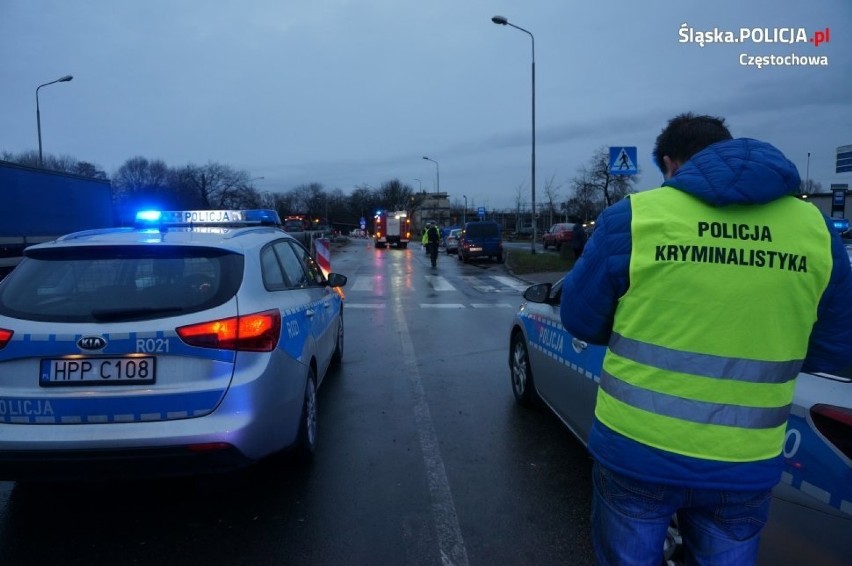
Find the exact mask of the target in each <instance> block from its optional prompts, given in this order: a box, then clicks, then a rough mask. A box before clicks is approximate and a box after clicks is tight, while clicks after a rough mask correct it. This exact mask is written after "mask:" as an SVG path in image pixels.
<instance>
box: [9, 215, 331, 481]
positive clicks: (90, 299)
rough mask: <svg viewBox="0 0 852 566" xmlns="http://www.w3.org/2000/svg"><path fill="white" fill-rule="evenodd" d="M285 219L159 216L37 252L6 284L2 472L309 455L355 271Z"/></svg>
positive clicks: (188, 465)
mask: <svg viewBox="0 0 852 566" xmlns="http://www.w3.org/2000/svg"><path fill="white" fill-rule="evenodd" d="M277 216H278V215H277V214H276V213H275V212H274V211H180V212H174V213H159V212H156V213H154V212H148V213H146V214H142V215H140V216H138V219H139V221H140V224H139V226H137V227H136V228H115V229H101V230H90V231H86V232H78V233H74V234H70V235H67V236H64V237H62V238H60V239H59V240H57V241H55V242H50V243H45V244H40V245H36V246H32V247H30V248H28V249H27V250H26V251H25V256H24V259H23V261H21V263H20V264H19V265H18V267H17V269H15V271H13V272H12V273H11V274H10V275H9V276H8V277H7V278H6V279H5V280H4V281H3V284H2V285H0V375H2V379H0V428H2V430H3V434H2V435H0V479H3V480H38V479H63V480H67V479H77V478H97V477H101V476H106V477H109V478H117V477H118V478H120V477H140V476H141V477H147V476H172V475H189V474H195V473H200V472H211V471H213V472H215V471H225V470H231V469H236V468H240V467H243V466H246V465H249V464H252V463H254V462H257V461H259V460H261V459H263V458H265V457H267V456H271V455H273V454H276V453H279V452H282V451H284V450H287V449H288V448H295V449H296V451H297V453H298V454H299V455H301V456H303V457H304V458H310V456H311V455H312V454H313V452H314V450H315V448H316V443H317V404H316V394H317V388H318V387H320V386H321V385H322V383H323V379H324V377H325V376H326V375H327V373H328V370H329V368H330V367H332V366H333V365H336V364H339V363H340V362H341V359H342V356H343V335H344V334H343V301H342V296H341V294H340V293H339V290H338V289H336V288H337V287H340V286H342V285H344V284H345V283H346V277H345V276H343V275H340V274H336V273H331V274H329V275H328V277H326V276H324V275H323V273H322V271H321V270H320V268H319V266H318V265H317V263H316V262H315V261H314V260H313V259H312V257H311V255H310V253H309V252H308V250H307V249H306V248H305V247H304V246H302V245H301V244H300V243H299V242H298V241H297V240H296V239H294V238H293V237H292V236H291V235H289V234H287V233H286V232H284V231H283V230H281V229H280V228H278V227H277V225H278V223H279V222H280V221H279V220H278V218H277Z"/></svg>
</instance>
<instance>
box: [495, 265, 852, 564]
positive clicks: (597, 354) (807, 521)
mask: <svg viewBox="0 0 852 566" xmlns="http://www.w3.org/2000/svg"><path fill="white" fill-rule="evenodd" d="M561 291H562V282H561V281H558V282H557V283H555V284H553V285H551V284H549V283H543V284H539V285H533V286H532V287H529V288H528V289H527V290H526V291H525V293H524V300H525V302H524V303H523V304H522V305H521V306H520V308H519V310H518V311H517V313H516V314H515V316H514V317H513V319H512V323H511V327H510V330H509V358H508V361H509V369H510V375H511V384H512V391H513V393H514V396H515V399H516V400H517V401H518V402H519V403H520V404H521V405H525V406H537V405H539V404H543V405H544V406H546V407H547V408H548V409H549V410H551V411H552V412H553V413H555V414H556V416H557V417H558V418H559V419H560V420H561V421H562V422H563V423H564V424H565V425H566V426H567V427H568V428H569V429H570V430H571V431H572V432H573V433H574V435H575V436H577V438H578V439H579V440H580V441H581V442H583V443H584V444H585V443H586V441H587V438H588V434H589V430H590V428H591V426H592V421H593V419H594V408H595V400H596V396H597V388H598V383H599V381H600V375H601V369H602V367H603V358H604V353H605V348H604V347H603V346H595V345H592V344H588V343H586V342H583V341H582V340H578V339H577V338H575V337H573V336H572V335H571V334H570V333H568V332H567V331H566V330H565V328H564V327H563V326H562V323H561V319H560V316H559V308H560V301H561V299H562V297H561ZM784 456H785V462H786V464H785V469H784V472H783V475H782V480H781V483H780V484H779V485H778V486H777V487H776V488H775V490H774V492H773V502H772V505H771V508H770V519H769V523H768V525H767V527H766V529H764V532H763V535H762V539H761V540H762V543H761V550H760V557H759V561H760V563H761V564H841V563H848V560H849V556H850V555H852V537H850V533H852V368H849V369H847V370H845V372H844V373H843V374H842V375H823V374H818V375H812V374H806V373H802V374H800V375H799V377H798V379H797V382H796V390H795V397H794V400H793V407H792V410H791V414H790V418H789V421H788V428H787V436H786V443H785V446H784ZM679 542H680V537H679V533H678V532H677V528H676V523H675V522H673V524H672V528H670V529H669V537H668V540H667V542H666V549H665V550H666V552H665V556H666V558H667V560H668V561H669V563H676V562H677V561H678V557H679V552H678V544H679Z"/></svg>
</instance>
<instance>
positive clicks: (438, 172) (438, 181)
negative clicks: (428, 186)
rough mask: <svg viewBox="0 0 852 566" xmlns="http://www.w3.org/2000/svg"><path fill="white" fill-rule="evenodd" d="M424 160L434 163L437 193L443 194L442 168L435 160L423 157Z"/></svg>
mask: <svg viewBox="0 0 852 566" xmlns="http://www.w3.org/2000/svg"><path fill="white" fill-rule="evenodd" d="M423 159H425V160H426V161H431V162H432V163H434V164H435V180H436V183H435V192H436V193H440V192H441V168H440V166H439V165H438V162H437V161H435V160H434V159H431V158H429V157H426V156H425V155H424V156H423Z"/></svg>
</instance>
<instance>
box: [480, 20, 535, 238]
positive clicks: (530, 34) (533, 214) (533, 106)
mask: <svg viewBox="0 0 852 566" xmlns="http://www.w3.org/2000/svg"><path fill="white" fill-rule="evenodd" d="M491 21H492V22H494V23H495V24H498V25H501V26H510V27H513V28H515V29H518V30H521V31H522V32H524V33H526V34H527V35H529V36H530V39H531V40H532V229H533V233H532V242H531V244H530V253H532V254H534V253H535V238H536V217H535V37H533V34H532V33H531V32H530V31H528V30H525V29H524V28H522V27H520V26H516V25H515V24H511V23H509V20H507V19H506V18H504V17H503V16H494V17H493V18H491Z"/></svg>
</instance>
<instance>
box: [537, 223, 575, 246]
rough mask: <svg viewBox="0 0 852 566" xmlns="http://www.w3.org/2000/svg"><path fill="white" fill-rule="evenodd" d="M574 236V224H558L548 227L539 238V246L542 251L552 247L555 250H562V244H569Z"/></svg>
mask: <svg viewBox="0 0 852 566" xmlns="http://www.w3.org/2000/svg"><path fill="white" fill-rule="evenodd" d="M573 235H574V224H572V223H570V222H559V223H557V224H554V225H553V226H551V227H550V230H548V231H547V232H545V233H544V235H543V236H542V237H541V244H542V247H544V249H547V248H549V247H552V248H554V249H556V250H559V249H560V248H562V244H568V245H570V244H571V238H572V236H573Z"/></svg>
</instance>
